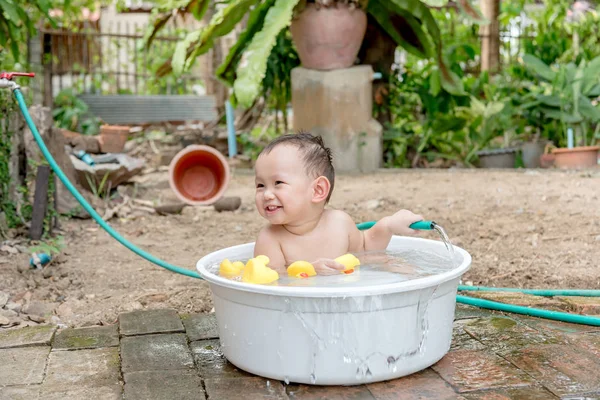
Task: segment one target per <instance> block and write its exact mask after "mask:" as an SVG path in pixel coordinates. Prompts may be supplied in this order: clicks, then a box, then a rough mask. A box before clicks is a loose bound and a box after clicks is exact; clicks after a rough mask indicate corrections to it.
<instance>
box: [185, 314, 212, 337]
mask: <svg viewBox="0 0 600 400" xmlns="http://www.w3.org/2000/svg"><path fill="white" fill-rule="evenodd" d="M181 320H182V321H183V325H184V326H185V332H186V334H187V337H188V339H189V341H190V342H195V341H196V340H205V339H217V338H218V337H219V329H218V327H217V317H216V315H215V314H186V315H182V316H181Z"/></svg>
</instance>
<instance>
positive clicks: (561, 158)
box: [552, 146, 600, 168]
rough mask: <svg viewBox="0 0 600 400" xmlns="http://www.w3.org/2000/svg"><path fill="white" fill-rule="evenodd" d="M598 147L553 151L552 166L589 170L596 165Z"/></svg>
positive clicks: (599, 147)
mask: <svg viewBox="0 0 600 400" xmlns="http://www.w3.org/2000/svg"><path fill="white" fill-rule="evenodd" d="M599 149H600V146H580V147H573V148H572V149H564V148H562V149H554V150H552V154H554V157H555V159H554V165H556V166H557V167H559V168H591V167H595V166H597V165H598V150H599Z"/></svg>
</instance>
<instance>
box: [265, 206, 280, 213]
mask: <svg viewBox="0 0 600 400" xmlns="http://www.w3.org/2000/svg"><path fill="white" fill-rule="evenodd" d="M280 208H282V207H281V206H266V207H265V211H266V212H268V213H273V212H275V211H277V210H278V209H280Z"/></svg>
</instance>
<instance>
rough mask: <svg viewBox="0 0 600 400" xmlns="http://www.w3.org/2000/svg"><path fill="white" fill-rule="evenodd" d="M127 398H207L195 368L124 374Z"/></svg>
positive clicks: (190, 399)
mask: <svg viewBox="0 0 600 400" xmlns="http://www.w3.org/2000/svg"><path fill="white" fill-rule="evenodd" d="M124 379H125V396H124V398H125V400H145V399H152V400H171V399H177V400H205V399H206V395H205V394H204V389H203V388H202V379H200V377H199V376H198V373H197V372H196V371H194V370H171V371H139V372H131V373H128V374H125V375H124Z"/></svg>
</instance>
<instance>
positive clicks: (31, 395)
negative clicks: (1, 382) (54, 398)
mask: <svg viewBox="0 0 600 400" xmlns="http://www.w3.org/2000/svg"><path fill="white" fill-rule="evenodd" d="M39 398H40V385H28V386H7V387H0V399H10V400H38V399H39Z"/></svg>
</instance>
